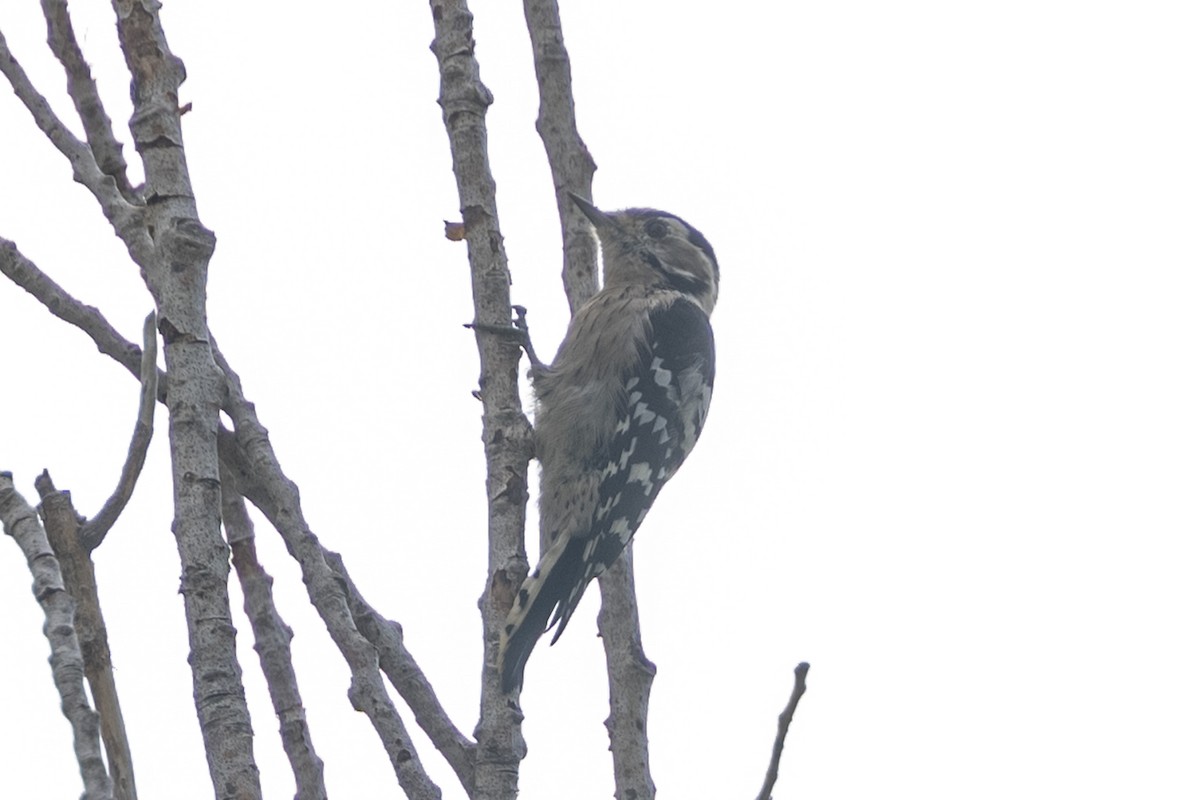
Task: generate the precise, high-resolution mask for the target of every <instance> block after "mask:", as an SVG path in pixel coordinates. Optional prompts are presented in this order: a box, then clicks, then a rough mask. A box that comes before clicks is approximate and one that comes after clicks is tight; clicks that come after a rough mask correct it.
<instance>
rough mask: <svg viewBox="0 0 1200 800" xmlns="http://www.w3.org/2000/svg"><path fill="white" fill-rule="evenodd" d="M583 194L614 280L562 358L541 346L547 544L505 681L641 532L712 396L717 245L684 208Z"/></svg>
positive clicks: (540, 443)
mask: <svg viewBox="0 0 1200 800" xmlns="http://www.w3.org/2000/svg"><path fill="white" fill-rule="evenodd" d="M571 198H572V199H573V200H574V202H575V204H576V205H577V206H578V207H579V209H580V211H581V212H582V213H583V215H584V216H585V217H587V219H588V220H589V221H590V222H591V224H592V226H593V228H594V230H595V233H596V236H597V237H598V238H599V240H600V246H601V251H602V254H603V262H604V269H603V277H604V288H603V289H601V290H600V291H599V292H598V293H597V294H596V295H595V296H594V297H592V298H591V299H590V300H589V301H588V302H587V303H585V304H584V305H583V306H582V307H581V308H580V309H579V310H578V311H577V312H576V314H575V316H574V317H573V318H572V319H571V323H570V325H569V327H568V328H567V335H566V338H565V339H564V340H563V343H562V345H561V346H560V347H559V350H558V354H557V355H556V356H555V357H554V360H553V361H552V362H551V363H550V365H549V366H546V365H543V364H540V363H539V362H537V361H536V359H535V357H533V356H532V349H530V352H531V356H530V360H531V361H532V362H533V369H532V370H531V373H530V374H531V376H532V379H533V391H534V397H535V399H536V401H537V405H536V410H535V417H534V431H533V437H534V452H535V454H536V457H537V459H538V461H539V463H540V464H541V497H540V499H539V510H540V516H541V545H542V555H541V559H540V560H539V562H538V564H537V566H536V567H535V568H534V570H533V572H532V573H531V574H530V575H529V577H528V578H527V579H526V580H525V582H524V584H522V586H521V588H520V590H519V591H518V592H517V596H516V600H515V601H514V603H513V607H512V610H511V611H510V612H509V615H508V618H507V620H506V621H505V624H504V628H503V629H502V631H501V636H500V673H501V685H502V687H503V689H504V690H505V691H511V690H512V689H514V688H516V687H518V686H520V685H521V684H522V681H523V679H524V673H525V662H526V661H527V660H528V658H529V654H530V652H531V651H532V650H533V646H534V644H536V643H537V640H538V638H539V637H541V635H542V634H543V633H544V632H546V631H547V630H548V629H549V628H551V627H553V626H554V625H556V624H557V625H558V630H557V631H555V634H554V638H553V640H552V641H551V644H553V643H554V642H556V641H558V637H559V636H562V633H563V630H564V629H565V628H566V626H567V623H568V622H569V621H570V619H571V615H572V614H573V613H574V611H575V607H576V606H577V605H578V604H579V600H580V598H581V597H582V596H583V592H584V590H585V589H586V588H587V586H588V584H589V583H590V582H591V580H592V579H593V578H595V577H596V576H598V575H600V574H601V573H602V572H604V570H605V569H607V568H608V567H609V566H610V565H611V564H612V563H613V562H614V561H615V560H616V558H617V556H618V555H620V553H621V551H622V550H623V549H624V548H625V546H626V545H628V544H629V540H630V539H632V538H633V534H634V533H635V532H636V531H637V529H638V527H639V526H640V525H641V524H642V521H643V520H644V519H645V518H646V513H647V512H648V511H649V510H650V506H651V504H653V503H654V499H655V498H656V497H657V496H658V493H659V491H660V490H661V489H662V487H663V484H665V483H666V482H667V481H668V480H669V479H670V478H671V476H672V475H674V474H675V472H676V470H678V469H679V466H680V465H681V464H682V463H683V461H684V459H685V458H687V455H688V453H690V452H691V451H692V448H693V447H694V446H695V444H696V439H697V438H698V437H699V436H700V431H701V429H702V428H703V427H704V419H705V416H706V415H707V413H708V405H709V400H710V399H711V397H712V387H713V365H714V349H713V333H712V327H711V326H710V324H709V316H710V315H711V314H712V311H713V307H714V306H715V305H716V302H717V284H718V279H719V272H718V268H717V257H716V255H715V254H714V253H713V248H712V245H710V244H709V243H708V240H707V239H705V238H704V235H703V234H701V233H700V231H698V230H696V229H695V228H693V227H692V226H691V225H689V224H688V223H686V222H684V221H683V220H682V219H680V218H679V217H677V216H675V215H674V214H668V213H667V212H665V211H657V210H654V209H650V208H630V209H625V210H624V211H615V212H611V213H605V212H603V211H600V210H599V209H597V208H596V207H595V206H593V205H592V204H591V203H590V202H588V201H587V200H585V199H583V198H582V197H579V196H578V195H575V194H571Z"/></svg>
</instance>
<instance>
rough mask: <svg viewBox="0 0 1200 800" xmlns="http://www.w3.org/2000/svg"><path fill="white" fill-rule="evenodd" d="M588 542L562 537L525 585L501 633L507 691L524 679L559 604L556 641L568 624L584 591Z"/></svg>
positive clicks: (503, 682)
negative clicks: (531, 654)
mask: <svg viewBox="0 0 1200 800" xmlns="http://www.w3.org/2000/svg"><path fill="white" fill-rule="evenodd" d="M585 545H586V540H584V539H577V538H574V537H572V536H566V535H564V536H560V537H559V538H558V541H556V542H555V543H554V544H552V545H551V546H550V549H548V550H547V551H546V552H545V553H544V554H543V555H542V558H541V560H540V561H539V562H538V565H537V568H536V569H535V570H534V571H533V572H532V573H531V574H530V576H529V577H528V578H526V579H525V582H524V583H523V584H521V589H520V591H518V592H517V599H516V601H515V602H514V603H513V607H512V610H511V611H509V612H508V619H507V620H505V622H504V629H503V630H502V631H501V632H500V680H501V688H503V690H504V691H506V692H508V691H511V690H512V689H513V688H514V687H517V686H520V685H521V683H522V682H523V681H524V678H525V662H526V661H528V660H529V654H530V653H532V652H533V646H534V645H535V644H537V641H538V639H539V638H541V636H542V634H543V633H545V632H546V628H547V621H548V620H549V619H550V614H551V612H553V611H554V608H555V606H558V607H559V608H558V613H557V614H556V615H555V620H556V621H558V623H559V625H558V632H557V633H556V634H555V636H554V638H555V640H557V639H558V636H559V634H561V633H562V631H563V628H565V627H566V625H567V620H569V619H570V617H571V612H573V611H574V610H575V605H576V604H577V603H578V602H579V598H580V596H581V595H582V594H583V592H582V587H580V586H579V584H580V583H581V582H583V581H584V579H585V575H586V574H587V563H586V562H585V561H584V552H585Z"/></svg>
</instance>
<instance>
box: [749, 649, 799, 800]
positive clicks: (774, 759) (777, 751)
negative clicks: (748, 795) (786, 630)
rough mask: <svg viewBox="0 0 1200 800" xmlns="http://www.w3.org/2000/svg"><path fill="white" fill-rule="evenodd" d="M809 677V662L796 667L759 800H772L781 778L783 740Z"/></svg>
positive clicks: (780, 716) (780, 717)
mask: <svg viewBox="0 0 1200 800" xmlns="http://www.w3.org/2000/svg"><path fill="white" fill-rule="evenodd" d="M807 677H808V662H807V661H801V662H800V663H799V664H797V665H796V683H795V685H794V686H793V687H792V696H791V697H789V698H788V702H787V706H786V707H784V709H783V713H782V714H780V715H779V732H778V733H776V734H775V745H774V747H772V748H771V763H770V765H769V766H768V767H767V777H766V779H765V780H764V781H763V786H762V791H760V792H759V793H758V800H771V790H772V789H774V788H775V781H776V780H777V779H778V778H779V759H780V758H782V757H783V740H784V739H786V738H787V732H788V727H789V726H790V725H791V724H792V717H793V716H794V715H795V713H796V706H797V705H799V704H800V698H801V697H803V696H804V690H805V688H807V687H806V686H805V679H806V678H807Z"/></svg>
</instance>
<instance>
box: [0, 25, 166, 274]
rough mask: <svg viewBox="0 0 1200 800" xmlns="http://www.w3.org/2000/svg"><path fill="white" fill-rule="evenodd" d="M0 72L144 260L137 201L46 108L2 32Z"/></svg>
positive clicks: (146, 248)
mask: <svg viewBox="0 0 1200 800" xmlns="http://www.w3.org/2000/svg"><path fill="white" fill-rule="evenodd" d="M0 73H3V74H4V76H5V77H6V78H8V82H9V83H10V84H12V88H13V92H15V93H16V95H17V97H18V98H19V99H20V101H21V102H22V103H24V104H25V107H26V108H27V109H29V113H30V114H32V115H33V121H34V122H35V123H36V124H37V126H38V128H39V129H41V131H42V133H44V134H45V135H46V138H47V139H49V140H50V143H51V144H53V145H54V146H55V147H56V148H58V151H59V152H60V153H62V154H63V155H64V156H66V157H67V160H68V161H70V162H71V170H72V174H73V175H74V177H75V180H76V182H78V183H80V184H83V186H85V187H86V188H87V190H88V191H90V192H91V193H92V195H93V196H94V197H95V198H96V200H97V201H98V202H99V203H100V208H101V210H102V211H103V212H104V216H105V217H106V218H107V219H108V221H109V223H110V224H111V225H112V226H113V229H114V230H115V231H116V232H117V235H118V236H120V237H121V241H123V242H125V246H126V247H127V248H129V252H130V253H131V254H132V255H133V256H134V260H135V261H137V263H138V264H139V265H140V264H144V263H146V262H148V261H149V260H151V259H152V258H153V252H154V248H153V244H152V243H151V242H150V238H149V236H147V235H146V232H145V229H144V227H143V220H142V211H143V208H142V207H141V206H140V205H134V204H131V203H130V202H128V201H127V200H126V199H125V198H124V197H122V196H121V193H120V192H119V191H118V190H117V184H116V182H115V181H114V180H113V178H112V177H111V176H109V175H105V174H104V172H103V171H101V169H100V167H99V166H98V165H97V164H96V159H95V157H94V156H93V155H92V151H91V150H90V149H88V146H87V145H86V144H84V143H83V142H81V141H79V139H77V138H76V137H75V134H73V133H71V131H70V130H68V129H67V127H66V126H65V125H63V123H62V120H60V119H59V118H58V116H57V115H56V114H55V113H54V110H53V109H52V108H50V104H49V103H47V102H46V98H45V97H43V96H42V95H41V93H40V92H38V91H37V89H35V88H34V86H33V84H32V83H31V82H30V80H29V76H27V75H26V74H25V70H24V69H22V68H21V65H20V64H19V63H17V60H16V58H14V57H13V54H12V53H11V52H10V51H9V49H8V42H7V41H6V40H5V38H4V34H3V33H0Z"/></svg>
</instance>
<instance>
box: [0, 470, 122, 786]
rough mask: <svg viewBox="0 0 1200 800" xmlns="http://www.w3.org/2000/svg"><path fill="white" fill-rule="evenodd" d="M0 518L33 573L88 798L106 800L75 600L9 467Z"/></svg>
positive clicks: (1, 480)
mask: <svg viewBox="0 0 1200 800" xmlns="http://www.w3.org/2000/svg"><path fill="white" fill-rule="evenodd" d="M0 522H2V523H3V525H4V532H5V533H6V534H8V535H9V536H11V537H12V538H13V540H14V541H15V542H16V543H17V546H18V547H20V548H21V552H22V553H24V554H25V561H26V563H27V564H28V565H29V571H30V572H31V573H33V596H34V597H35V598H37V601H38V605H40V606H41V607H42V613H43V614H44V615H45V617H46V624H45V627H44V630H45V632H46V638H47V639H49V641H50V668H51V671H52V672H53V675H54V686H55V688H57V689H58V694H59V697H61V698H62V710H63V715H64V716H65V717H66V718H67V721H68V722H69V723H70V724H71V732H72V734H73V736H74V742H75V758H76V760H77V761H78V762H79V772H80V775H82V776H83V786H84V795H83V796H84V798H85V799H86V800H108V798H111V797H112V796H113V791H112V781H110V780H109V777H108V772H107V771H106V770H105V768H104V758H103V757H102V756H101V754H100V720H99V715H97V714H96V712H95V711H93V710H92V709H91V706H90V705H89V704H88V699H87V693H86V692H85V691H84V688H83V653H82V651H81V650H80V647H79V639H78V637H77V636H76V635H75V603H74V601H73V600H72V599H71V596H70V595H69V594H68V593H67V591H66V588H65V586H64V585H63V576H62V572H61V570H60V567H59V562H58V559H57V558H56V557H55V555H54V550H53V549H51V547H50V542H49V540H48V539H47V538H46V531H45V530H44V529H43V528H42V525H41V523H40V522H38V518H37V514H36V513H35V512H34V510H33V509H32V508H30V506H29V504H28V503H27V502H25V498H24V497H22V496H21V495H20V494H19V493H18V492H17V490H16V488H15V487H14V485H13V479H12V473H11V472H0Z"/></svg>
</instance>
